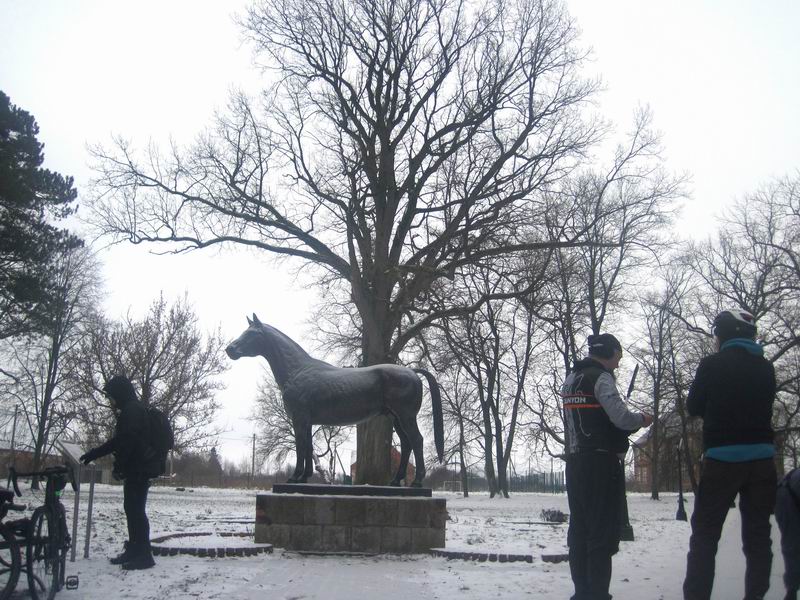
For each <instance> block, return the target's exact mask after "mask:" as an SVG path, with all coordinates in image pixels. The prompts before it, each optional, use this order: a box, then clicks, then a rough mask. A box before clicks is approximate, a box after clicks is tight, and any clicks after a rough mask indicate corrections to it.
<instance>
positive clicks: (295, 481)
mask: <svg viewBox="0 0 800 600" xmlns="http://www.w3.org/2000/svg"><path fill="white" fill-rule="evenodd" d="M286 483H297V479H295V478H294V477H290V478H289V481H287V482H286Z"/></svg>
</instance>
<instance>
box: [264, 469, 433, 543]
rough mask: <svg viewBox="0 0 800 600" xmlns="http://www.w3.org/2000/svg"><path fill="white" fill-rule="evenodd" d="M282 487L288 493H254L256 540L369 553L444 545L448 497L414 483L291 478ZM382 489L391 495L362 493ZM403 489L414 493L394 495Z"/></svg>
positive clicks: (377, 492)
mask: <svg viewBox="0 0 800 600" xmlns="http://www.w3.org/2000/svg"><path fill="white" fill-rule="evenodd" d="M286 487H289V488H291V489H290V490H289V491H290V492H291V493H275V492H274V491H273V492H272V493H266V494H259V495H258V496H257V498H256V530H255V541H256V543H267V544H272V545H273V546H277V547H279V548H285V549H287V550H296V551H305V552H323V553H336V552H355V553H368V554H384V553H397V554H411V553H422V552H428V551H430V549H431V548H443V547H444V545H445V523H446V520H447V506H446V501H445V499H444V498H432V497H430V490H427V497H426V495H425V494H426V491H425V490H419V489H414V488H379V487H372V486H307V487H306V488H305V489H304V486H303V485H302V484H293V485H288V486H282V487H281V488H278V489H280V490H282V489H283V488H286ZM313 488H317V489H313ZM319 488H321V489H319ZM385 489H388V490H391V492H385V493H391V494H395V495H392V496H383V495H365V494H380V493H381V490H385ZM404 489H411V490H413V491H412V492H409V493H411V494H414V495H412V496H401V495H397V494H402V493H403V492H402V491H401V490H404ZM305 492H308V493H305ZM321 492H327V493H325V494H322V493H321Z"/></svg>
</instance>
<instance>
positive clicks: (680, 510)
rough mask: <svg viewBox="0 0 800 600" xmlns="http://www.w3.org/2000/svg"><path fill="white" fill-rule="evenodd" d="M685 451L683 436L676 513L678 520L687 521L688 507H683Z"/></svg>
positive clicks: (679, 450) (679, 449) (679, 446)
mask: <svg viewBox="0 0 800 600" xmlns="http://www.w3.org/2000/svg"><path fill="white" fill-rule="evenodd" d="M682 452H683V438H681V440H680V441H679V442H678V512H677V513H676V514H675V520H676V521H686V520H687V519H686V509H685V508H684V507H683V503H684V499H683V463H682V461H681V454H682Z"/></svg>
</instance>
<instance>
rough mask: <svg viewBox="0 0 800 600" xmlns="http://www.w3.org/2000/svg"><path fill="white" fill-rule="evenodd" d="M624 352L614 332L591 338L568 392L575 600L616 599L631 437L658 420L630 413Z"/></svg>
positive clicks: (571, 560) (571, 566)
mask: <svg viewBox="0 0 800 600" xmlns="http://www.w3.org/2000/svg"><path fill="white" fill-rule="evenodd" d="M621 359H622V346H621V345H620V343H619V341H618V340H617V338H615V337H614V336H613V335H611V334H609V333H604V334H601V335H591V336H589V357H588V358H586V359H584V360H580V361H578V362H577V363H575V365H574V368H573V369H572V371H571V372H570V373H569V374H568V375H567V378H566V380H565V381H564V386H563V388H562V390H561V397H562V402H563V406H564V437H565V441H566V444H565V451H566V462H567V469H566V474H567V498H568V501H569V511H570V517H569V531H568V533H567V544H568V545H569V569H570V574H571V576H572V582H573V584H574V585H575V595H574V596H572V600H607V599H608V598H611V596H610V595H609V593H608V588H609V585H610V583H611V557H612V556H613V555H614V554H616V553H617V551H618V550H619V540H620V519H621V517H622V515H621V512H622V502H623V496H622V494H623V493H624V483H623V480H624V476H625V475H624V472H623V469H622V464H621V462H620V460H619V456H618V455H620V454H624V452H625V451H626V450H627V448H628V435H629V434H630V433H631V432H633V431H636V430H637V429H639V428H640V427H647V426H648V425H650V423H652V421H653V418H652V417H651V416H650V415H647V414H643V413H636V412H631V411H630V410H628V407H627V406H625V403H624V402H623V401H622V397H621V396H620V394H619V391H618V390H617V384H616V381H615V379H614V369H616V368H617V366H618V365H619V361H620V360H621Z"/></svg>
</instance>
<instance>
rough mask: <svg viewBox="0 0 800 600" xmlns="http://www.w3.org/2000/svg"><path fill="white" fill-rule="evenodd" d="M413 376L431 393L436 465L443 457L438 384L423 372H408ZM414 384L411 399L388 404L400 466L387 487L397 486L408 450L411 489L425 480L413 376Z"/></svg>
mask: <svg viewBox="0 0 800 600" xmlns="http://www.w3.org/2000/svg"><path fill="white" fill-rule="evenodd" d="M411 370H412V371H414V372H415V373H419V374H421V375H423V376H424V377H425V378H426V379H427V381H428V386H429V389H430V392H431V403H432V407H433V433H434V441H435V444H436V453H437V457H438V459H439V462H442V456H443V454H444V424H443V418H442V403H441V402H442V401H441V395H440V393H439V384H438V383H437V382H436V379H435V378H434V377H433V375H432V374H431V373H429V372H428V371H426V370H424V369H411ZM414 382H415V385H414V386H413V398H412V399H410V400H408V399H406V400H405V401H402V402H396V403H391V406H390V409H389V410H390V412H391V413H392V416H393V417H394V429H395V431H396V432H397V437H399V438H400V464H399V466H398V469H397V473H396V474H395V476H394V479H392V481H391V483H390V484H389V485H392V486H399V485H400V482H401V481H402V480H403V479H405V477H406V469H407V468H408V459H409V456H410V454H411V451H412V450H413V452H414V463H415V466H416V473H415V475H414V481H413V482H411V487H421V486H422V481H423V480H424V479H425V458H424V456H423V437H422V433H420V430H419V427H418V426H417V414H418V413H419V409H420V407H421V406H422V382H421V381H420V380H419V378H418V377H416V376H414Z"/></svg>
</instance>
